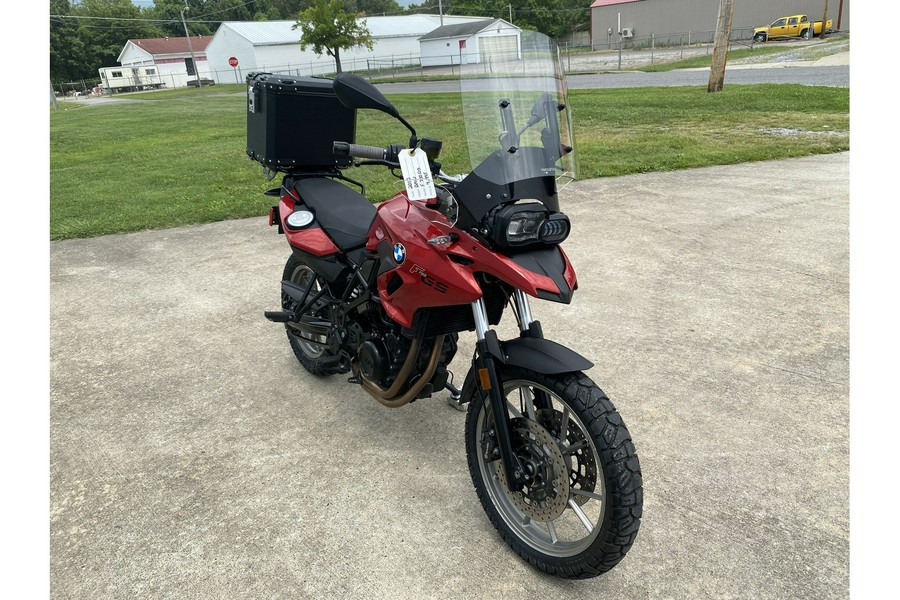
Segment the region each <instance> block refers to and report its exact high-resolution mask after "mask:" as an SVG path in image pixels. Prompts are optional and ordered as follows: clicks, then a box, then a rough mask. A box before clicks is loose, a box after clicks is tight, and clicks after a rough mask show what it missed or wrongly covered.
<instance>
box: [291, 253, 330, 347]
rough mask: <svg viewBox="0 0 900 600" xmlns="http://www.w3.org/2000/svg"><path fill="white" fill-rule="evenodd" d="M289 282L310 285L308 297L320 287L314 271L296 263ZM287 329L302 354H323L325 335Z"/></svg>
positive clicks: (303, 285)
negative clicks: (310, 289)
mask: <svg viewBox="0 0 900 600" xmlns="http://www.w3.org/2000/svg"><path fill="white" fill-rule="evenodd" d="M290 282H291V283H295V284H297V285H299V286H301V287H304V288H305V287H308V286H310V285H311V286H312V291H310V293H309V296H308V297H309V298H312V297H313V296H314V295H315V294H317V293H318V292H319V290H320V289H321V287H320V286H319V282H318V280H317V278H316V274H315V272H314V271H313V270H312V269H310V268H309V267H308V266H306V265H297V267H296V268H295V269H294V272H293V273H291V278H290ZM282 301H283V303H287V302H288V299H287V298H284V299H283V300H282ZM288 331H289V332H290V334H291V335H292V336H293V337H294V339H296V340H297V345H298V346H299V347H300V350H302V351H303V354H305V355H306V356H308V357H309V358H320V357H321V356H322V355H323V354H325V342H326V341H327V340H326V338H325V336H323V335H313V334H311V333H306V332H303V331H300V330H299V329H294V328H292V327H290V326H288Z"/></svg>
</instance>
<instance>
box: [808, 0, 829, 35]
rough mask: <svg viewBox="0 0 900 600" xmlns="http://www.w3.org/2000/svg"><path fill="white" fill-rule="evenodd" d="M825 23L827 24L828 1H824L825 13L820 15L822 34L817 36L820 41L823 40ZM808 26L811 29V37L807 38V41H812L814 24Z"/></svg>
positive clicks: (814, 29)
mask: <svg viewBox="0 0 900 600" xmlns="http://www.w3.org/2000/svg"><path fill="white" fill-rule="evenodd" d="M827 23H828V0H825V13H824V14H823V15H822V33H820V34H819V38H820V39H823V40H824V39H825V29H826V27H825V25H826V24H827ZM809 26H810V27H812V28H813V35H811V36H809V39H813V36H814V35H815V31H816V24H815V23H810V24H809Z"/></svg>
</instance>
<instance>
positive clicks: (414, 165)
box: [399, 148, 437, 200]
mask: <svg viewBox="0 0 900 600" xmlns="http://www.w3.org/2000/svg"><path fill="white" fill-rule="evenodd" d="M399 158H400V171H401V172H402V173H403V181H404V182H405V183H406V195H407V197H408V198H409V199H410V200H428V199H429V198H434V197H435V196H436V195H437V193H436V192H435V191H434V180H433V179H432V178H431V169H430V168H429V166H428V157H427V156H426V155H425V151H424V150H418V149H416V148H413V149H412V150H401V151H400V157H399Z"/></svg>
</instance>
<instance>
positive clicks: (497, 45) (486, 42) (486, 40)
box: [478, 35, 519, 60]
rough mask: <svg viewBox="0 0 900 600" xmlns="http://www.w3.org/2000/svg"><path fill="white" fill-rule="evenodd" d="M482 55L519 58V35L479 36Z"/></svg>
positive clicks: (507, 58) (509, 58) (511, 58)
mask: <svg viewBox="0 0 900 600" xmlns="http://www.w3.org/2000/svg"><path fill="white" fill-rule="evenodd" d="M478 47H479V49H480V50H481V57H482V60H484V58H485V56H493V57H495V58H496V57H497V56H502V57H503V58H504V59H505V60H518V58H519V37H518V36H517V35H490V36H485V37H480V38H478Z"/></svg>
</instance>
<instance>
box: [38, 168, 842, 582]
mask: <svg viewBox="0 0 900 600" xmlns="http://www.w3.org/2000/svg"><path fill="white" fill-rule="evenodd" d="M561 197H562V202H563V209H564V210H565V211H566V212H567V213H568V214H569V215H570V217H571V218H572V222H573V224H574V232H573V234H572V237H571V238H570V239H569V240H568V241H567V242H566V243H565V248H566V250H567V252H568V253H569V255H570V257H571V259H572V261H573V263H574V265H575V267H576V270H577V272H578V275H579V282H580V289H579V291H578V293H576V294H575V299H574V302H573V304H571V305H569V306H560V305H555V304H550V303H546V302H535V303H534V304H533V308H534V311H535V315H536V317H537V318H539V319H541V320H542V321H543V324H544V330H545V332H546V333H547V334H548V337H551V338H553V339H556V340H557V341H560V342H563V343H566V344H568V345H570V346H571V347H573V348H574V349H575V350H577V351H578V352H581V353H582V354H584V355H586V356H587V357H588V358H590V359H591V360H593V361H594V362H595V366H594V368H593V369H591V370H590V371H589V373H588V374H589V375H590V376H591V377H592V378H593V379H594V380H595V381H596V382H597V383H598V384H599V385H600V386H601V387H602V388H604V390H605V391H606V392H607V393H608V394H609V395H610V397H611V398H612V400H613V402H614V403H615V404H616V405H617V407H618V409H619V411H620V412H621V414H622V416H623V418H624V419H625V421H626V423H627V424H628V427H629V429H630V430H631V433H632V435H633V438H634V441H635V445H636V448H637V451H638V455H639V457H640V460H641V465H642V469H643V476H644V498H645V505H644V520H643V524H642V527H641V531H640V533H639V535H638V538H637V541H636V543H635V545H634V547H633V548H632V550H631V552H630V553H629V555H628V556H627V557H626V558H625V560H624V561H623V562H622V563H620V565H619V566H618V567H617V568H616V569H614V570H613V571H612V572H610V573H608V574H607V575H605V576H604V577H601V578H598V579H594V580H589V581H583V582H569V581H564V580H559V579H556V578H551V577H548V576H545V575H543V574H541V573H539V572H537V571H535V570H534V569H532V568H530V567H528V566H527V565H526V564H525V563H524V562H523V561H522V560H521V559H519V558H518V557H517V556H516V555H515V554H514V553H513V552H512V551H510V550H509V549H508V548H507V546H506V545H505V544H504V543H503V541H502V540H501V539H500V537H499V535H497V534H496V533H495V531H494V530H493V528H492V527H491V525H490V523H489V522H488V520H487V518H486V516H485V515H484V513H483V512H482V509H481V507H480V505H479V503H478V500H477V498H476V496H475V493H474V490H473V489H472V485H471V480H470V478H469V474H468V471H467V467H466V462H465V453H464V444H463V435H462V433H463V422H464V418H465V417H464V415H463V414H462V413H459V412H456V411H455V410H453V409H452V408H451V407H449V406H448V405H447V404H446V402H445V401H444V399H443V398H432V399H428V400H420V401H417V402H415V403H414V404H412V405H410V406H407V407H404V408H401V409H396V410H391V409H388V408H385V407H382V406H381V405H379V404H378V403H376V402H375V401H374V400H373V399H371V398H370V397H369V396H368V395H367V394H366V393H364V392H363V391H362V390H360V389H359V388H357V387H354V386H352V385H349V384H347V383H346V381H345V377H342V376H335V377H332V378H329V379H318V378H315V377H312V376H310V375H308V374H307V373H305V372H304V371H303V370H302V369H301V368H300V366H299V365H298V364H297V362H296V361H295V359H294V357H293V356H292V354H291V352H290V349H289V348H288V345H287V342H286V339H285V336H284V332H283V331H282V329H281V327H280V326H277V325H275V324H272V323H269V322H268V321H266V320H265V319H264V318H263V316H262V312H263V311H264V310H266V309H271V308H274V307H275V306H276V305H277V302H278V281H279V279H280V275H281V269H282V266H283V264H284V260H285V259H286V257H287V253H288V248H287V245H286V242H285V240H284V238H283V237H282V236H279V235H277V234H276V232H275V231H274V230H273V229H271V228H269V227H267V226H266V219H265V217H263V216H260V218H257V219H249V220H238V221H227V222H222V223H214V224H210V225H203V226H199V227H190V228H181V229H170V230H163V231H149V232H142V233H136V234H128V235H112V236H105V237H101V238H96V239H86V240H68V241H63V242H54V243H52V244H51V250H50V256H51V279H50V286H51V287H50V290H51V296H50V301H51V315H50V326H51V340H50V349H51V362H50V381H51V398H50V400H51V419H50V443H51V465H50V468H51V498H50V500H51V515H50V520H51V539H50V544H51V557H50V567H51V577H52V580H51V581H52V597H53V598H58V599H63V598H91V599H96V598H128V599H132V598H179V599H181V598H266V599H269V598H305V597H322V598H325V597H328V598H330V597H348V598H473V597H475V598H498V597H508V598H513V597H515V598H521V597H546V598H551V597H567V598H580V597H585V598H587V597H607V598H622V599H631V598H653V599H656V598H692V599H697V598H795V599H798V598H799V599H804V598H808V599H815V600H821V599H827V598H845V597H846V596H847V594H848V573H849V522H848V521H849V513H848V496H849V489H848V486H849V440H848V413H849V401H848V378H849V373H848V371H849V364H848V363H849V349H848V345H849V342H848V296H849V279H848V260H849V243H848V210H849V154H848V153H843V154H835V155H826V156H817V157H809V158H802V159H794V160H786V161H777V162H762V163H747V164H741V165H736V166H726V167H711V168H705V169H695V170H685V171H678V172H673V173H651V174H645V175H633V176H626V177H618V178H606V179H596V180H590V181H582V182H576V183H573V184H571V185H570V186H568V187H567V188H566V189H565V190H564V191H563V192H562V195H561ZM471 349H472V340H471V335H466V336H464V337H463V339H462V340H461V344H460V352H459V354H458V355H457V359H456V360H455V362H454V367H455V370H456V372H457V382H460V381H461V378H462V376H463V375H464V369H465V363H466V358H467V357H468V355H469V353H470V352H471Z"/></svg>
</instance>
